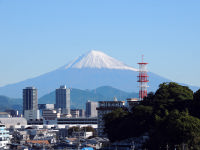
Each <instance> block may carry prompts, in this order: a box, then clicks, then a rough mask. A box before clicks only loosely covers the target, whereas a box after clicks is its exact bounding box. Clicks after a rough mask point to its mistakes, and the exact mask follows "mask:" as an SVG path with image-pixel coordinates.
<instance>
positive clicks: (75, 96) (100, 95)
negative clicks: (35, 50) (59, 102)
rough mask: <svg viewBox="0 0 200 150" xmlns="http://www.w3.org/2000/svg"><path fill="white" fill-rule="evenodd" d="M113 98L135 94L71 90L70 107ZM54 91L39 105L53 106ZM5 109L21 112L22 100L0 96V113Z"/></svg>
mask: <svg viewBox="0 0 200 150" xmlns="http://www.w3.org/2000/svg"><path fill="white" fill-rule="evenodd" d="M114 96H115V97H116V98H117V99H118V100H126V98H129V97H137V96H138V94H137V93H128V92H124V91H121V90H119V89H116V88H113V87H110V86H104V87H99V88H97V89H93V90H80V89H74V88H72V89H71V94H70V98H71V107H72V108H85V103H86V102H87V101H88V100H91V101H105V100H106V101H112V100H113V98H114ZM55 101H56V100H55V90H54V91H52V92H50V93H48V94H46V95H44V96H42V97H40V98H39V99H38V103H39V104H55ZM5 109H17V110H21V111H22V98H21V99H12V98H9V97H6V96H1V95H0V111H4V110H5Z"/></svg>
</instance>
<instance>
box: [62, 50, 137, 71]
mask: <svg viewBox="0 0 200 150" xmlns="http://www.w3.org/2000/svg"><path fill="white" fill-rule="evenodd" d="M68 68H77V69H82V68H96V69H102V68H104V69H121V70H132V71H137V69H135V68H132V67H129V66H127V65H125V64H124V63H122V62H121V61H119V60H116V59H115V58H113V57H110V56H108V55H106V54H105V53H103V52H100V51H95V50H92V51H90V52H88V53H87V54H84V55H82V56H80V57H79V58H77V59H75V60H74V61H72V62H71V63H69V64H68V65H67V66H64V69H68Z"/></svg>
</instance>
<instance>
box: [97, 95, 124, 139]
mask: <svg viewBox="0 0 200 150" xmlns="http://www.w3.org/2000/svg"><path fill="white" fill-rule="evenodd" d="M123 107H125V101H117V99H116V98H114V101H99V107H98V108H97V111H98V130H97V131H98V136H100V137H105V136H106V135H105V134H104V133H103V129H104V121H103V117H104V115H105V114H108V113H110V112H112V111H113V110H115V109H117V108H123Z"/></svg>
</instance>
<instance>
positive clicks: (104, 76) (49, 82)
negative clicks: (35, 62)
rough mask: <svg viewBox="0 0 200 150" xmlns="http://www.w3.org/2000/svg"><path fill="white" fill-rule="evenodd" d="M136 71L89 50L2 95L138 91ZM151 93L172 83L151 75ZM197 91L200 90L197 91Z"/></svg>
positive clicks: (7, 88)
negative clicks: (25, 90)
mask: <svg viewBox="0 0 200 150" xmlns="http://www.w3.org/2000/svg"><path fill="white" fill-rule="evenodd" d="M137 75H138V72H137V69H136V68H133V67H130V66H128V65H126V64H124V63H123V62H121V61H119V60H116V59H115V58H112V57H110V56H108V55H106V54H105V53H103V52H100V51H94V50H92V51H90V52H88V53H86V54H84V55H82V56H80V57H78V58H76V59H75V60H73V61H72V62H70V63H69V64H66V65H64V66H62V67H60V68H58V69H57V70H54V71H52V72H49V73H46V74H44V75H41V76H38V77H35V78H31V79H28V80H25V81H22V82H19V83H15V84H10V85H6V86H4V87H0V95H5V96H9V97H18V98H19V97H22V89H23V88H25V87H27V86H35V87H36V88H37V89H38V95H39V97H41V96H43V95H45V94H48V93H50V92H52V91H54V90H55V89H56V88H59V86H60V85H64V84H65V85H67V87H71V88H78V89H95V88H98V87H101V86H112V87H115V88H117V89H120V90H124V91H127V92H137V91H138V87H137V86H138V83H137ZM149 76H150V77H149V80H150V82H149V86H150V87H149V88H148V91H155V90H156V89H157V88H158V86H159V84H161V83H162V82H170V80H168V79H166V78H163V77H161V76H159V75H156V74H154V73H152V72H149ZM196 89H197V88H196Z"/></svg>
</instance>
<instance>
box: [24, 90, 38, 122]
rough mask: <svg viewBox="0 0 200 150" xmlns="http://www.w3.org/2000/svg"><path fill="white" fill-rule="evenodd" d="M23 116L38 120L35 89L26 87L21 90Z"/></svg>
mask: <svg viewBox="0 0 200 150" xmlns="http://www.w3.org/2000/svg"><path fill="white" fill-rule="evenodd" d="M23 114H24V117H25V118H26V119H27V120H29V119H39V110H38V97H37V89H36V88H35V87H26V88H25V89H23Z"/></svg>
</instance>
